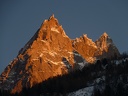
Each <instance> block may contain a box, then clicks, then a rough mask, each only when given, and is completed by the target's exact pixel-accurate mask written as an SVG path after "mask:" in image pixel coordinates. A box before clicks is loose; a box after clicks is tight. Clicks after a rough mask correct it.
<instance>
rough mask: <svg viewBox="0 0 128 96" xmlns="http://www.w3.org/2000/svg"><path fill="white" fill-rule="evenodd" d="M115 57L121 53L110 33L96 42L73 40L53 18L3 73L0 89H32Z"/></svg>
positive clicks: (87, 39)
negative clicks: (100, 60) (88, 64)
mask: <svg viewBox="0 0 128 96" xmlns="http://www.w3.org/2000/svg"><path fill="white" fill-rule="evenodd" d="M113 55H117V56H119V51H118V49H117V48H116V46H114V44H113V42H112V39H111V38H110V37H109V36H108V35H107V33H104V34H103V35H102V36H101V37H100V38H99V39H98V40H97V41H96V42H93V41H92V40H91V39H89V38H88V37H87V35H83V36H82V37H80V38H76V39H74V40H71V39H70V38H69V37H68V36H67V35H66V33H65V32H64V30H63V28H62V26H61V25H60V24H59V23H58V20H57V19H56V18H55V17H54V15H52V16H51V17H50V18H49V19H48V20H45V21H44V23H43V24H42V25H41V27H40V28H39V29H38V30H37V32H36V33H35V35H34V36H33V37H32V38H31V39H30V40H29V41H28V42H27V44H26V45H25V46H24V47H23V48H21V50H20V51H19V53H18V55H17V57H16V58H15V59H14V60H13V61H12V62H11V63H10V64H9V65H8V66H7V67H6V68H5V70H4V71H3V72H2V74H1V76H0V88H1V89H3V90H11V93H16V92H20V91H21V90H22V88H23V87H32V86H33V85H35V84H37V83H40V82H42V81H44V80H47V79H48V78H50V77H54V76H57V75H63V74H67V73H69V72H70V71H73V70H76V69H82V68H83V67H84V66H85V65H86V64H87V63H93V62H95V61H96V59H100V58H108V57H111V56H113Z"/></svg>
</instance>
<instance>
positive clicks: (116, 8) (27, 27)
mask: <svg viewBox="0 0 128 96" xmlns="http://www.w3.org/2000/svg"><path fill="white" fill-rule="evenodd" d="M52 14H54V15H55V17H56V18H57V19H58V20H59V23H60V24H61V25H62V26H63V28H64V30H65V32H66V34H67V35H68V36H69V37H70V38H72V39H74V38H76V37H80V36H81V35H82V34H88V37H89V38H92V39H93V41H95V40H96V39H98V38H99V36H100V35H101V34H102V33H103V32H107V33H108V35H109V36H110V37H111V38H112V39H113V41H114V43H115V45H116V46H117V47H118V49H119V51H120V52H121V53H122V52H124V51H128V0H0V73H1V72H2V71H3V70H4V68H5V67H6V66H7V65H8V64H9V62H10V61H11V60H13V58H15V57H16V56H17V54H18V51H19V50H20V49H21V48H22V47H23V46H24V45H25V43H27V41H28V40H29V39H30V38H31V37H32V36H33V35H34V33H35V32H36V31H37V29H38V28H39V27H40V25H41V23H42V22H43V21H44V20H45V19H48V18H49V17H50V16H51V15H52Z"/></svg>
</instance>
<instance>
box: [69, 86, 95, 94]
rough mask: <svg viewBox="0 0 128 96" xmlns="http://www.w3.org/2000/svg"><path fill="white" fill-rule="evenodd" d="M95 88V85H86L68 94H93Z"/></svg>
mask: <svg viewBox="0 0 128 96" xmlns="http://www.w3.org/2000/svg"><path fill="white" fill-rule="evenodd" d="M93 90H94V86H91V87H86V88H83V89H80V90H78V91H76V92H72V93H69V94H68V96H92V95H93Z"/></svg>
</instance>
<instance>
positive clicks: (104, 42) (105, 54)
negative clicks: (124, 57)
mask: <svg viewBox="0 0 128 96" xmlns="http://www.w3.org/2000/svg"><path fill="white" fill-rule="evenodd" d="M95 44H96V46H97V47H98V51H97V53H95V56H96V57H97V58H98V57H99V58H111V57H115V56H117V57H119V56H120V53H119V51H118V49H117V48H116V46H115V45H114V43H113V41H112V39H111V38H110V37H109V36H108V34H107V33H106V32H104V33H103V34H102V35H101V37H100V38H99V39H98V40H96V42H95Z"/></svg>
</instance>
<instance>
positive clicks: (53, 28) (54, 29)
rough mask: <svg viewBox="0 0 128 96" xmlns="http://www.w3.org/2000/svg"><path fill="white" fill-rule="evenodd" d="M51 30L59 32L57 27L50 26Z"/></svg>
mask: <svg viewBox="0 0 128 96" xmlns="http://www.w3.org/2000/svg"><path fill="white" fill-rule="evenodd" d="M51 31H54V32H57V33H59V31H58V29H57V28H55V27H52V28H51Z"/></svg>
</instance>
